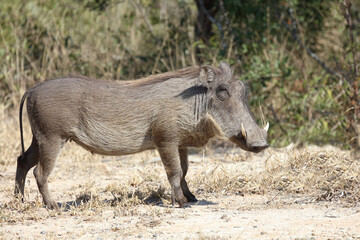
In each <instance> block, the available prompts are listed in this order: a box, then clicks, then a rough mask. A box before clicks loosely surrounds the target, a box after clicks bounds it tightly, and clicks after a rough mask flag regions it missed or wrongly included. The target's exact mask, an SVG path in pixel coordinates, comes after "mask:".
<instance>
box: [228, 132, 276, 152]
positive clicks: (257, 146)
mask: <svg viewBox="0 0 360 240" xmlns="http://www.w3.org/2000/svg"><path fill="white" fill-rule="evenodd" d="M245 136H246V135H245ZM245 136H244V135H243V134H242V133H239V134H238V135H236V136H233V137H232V138H230V140H231V141H232V142H233V143H235V144H236V145H238V146H239V147H240V148H241V149H243V150H245V151H249V152H253V153H258V152H261V151H262V150H264V149H265V148H267V147H269V144H268V143H267V142H266V140H264V141H261V142H259V143H257V142H256V143H253V144H250V146H248V144H247V143H246V137H245Z"/></svg>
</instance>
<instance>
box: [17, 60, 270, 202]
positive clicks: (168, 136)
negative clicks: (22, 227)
mask: <svg viewBox="0 0 360 240" xmlns="http://www.w3.org/2000/svg"><path fill="white" fill-rule="evenodd" d="M25 99H27V112H28V117H29V120H30V124H31V129H32V133H33V139H32V143H31V146H30V147H29V148H28V149H27V150H26V152H24V144H23V133H22V120H21V116H22V106H23V104H24V101H25ZM20 128H21V144H22V149H23V150H22V151H23V153H22V155H21V156H20V157H19V158H18V164H17V170H16V187H15V193H16V194H19V193H21V194H22V195H23V194H24V185H25V178H26V174H27V172H28V171H29V169H30V168H32V167H34V166H35V165H36V168H35V169H34V175H35V177H36V181H37V184H38V187H39V191H40V192H41V194H42V196H43V199H44V203H45V204H46V206H48V207H50V208H54V207H57V204H56V203H55V202H54V201H53V200H52V199H51V198H50V194H49V190H48V183H47V179H48V176H49V174H50V173H51V171H52V169H53V168H54V165H55V160H56V158H57V156H58V154H59V152H60V150H61V148H62V146H63V144H64V143H65V142H66V141H69V140H70V141H74V142H76V143H77V144H79V145H81V146H82V147H84V148H85V149H87V150H89V151H91V152H92V153H98V154H104V155H125V154H133V153H137V152H141V151H144V150H147V149H157V150H158V152H159V154H160V156H161V160H162V162H163V164H164V167H165V170H166V173H167V176H168V180H169V182H170V185H171V189H172V194H171V195H172V203H173V204H174V202H175V201H177V202H178V203H179V205H180V206H181V207H183V206H186V203H187V202H192V201H196V198H195V196H194V195H193V194H192V193H191V192H190V190H189V188H188V186H187V183H186V181H185V175H186V173H187V170H188V153H187V148H188V147H201V146H204V145H205V144H206V143H207V142H208V140H209V139H210V138H212V137H218V138H222V139H229V140H231V141H233V142H234V143H236V144H238V145H239V146H240V147H241V148H243V149H244V150H247V151H252V152H259V151H261V150H263V149H265V148H266V147H268V144H267V141H266V137H267V134H266V131H265V130H264V129H261V128H259V126H258V125H257V124H256V122H255V121H254V119H253V117H252V115H251V112H250V109H249V106H248V104H247V100H246V92H245V86H244V84H243V83H242V82H241V81H239V80H237V77H234V76H233V74H232V71H231V69H230V67H229V66H228V65H227V64H225V63H222V64H220V67H211V66H201V67H189V68H185V69H182V70H179V71H175V72H169V73H164V74H159V75H154V76H150V77H147V78H143V79H140V80H135V81H121V82H114V81H102V80H93V79H84V78H62V79H55V80H49V81H46V82H43V83H41V84H38V85H36V86H34V87H33V88H31V89H29V90H28V91H27V92H26V93H25V94H24V96H23V98H22V100H21V106H20Z"/></svg>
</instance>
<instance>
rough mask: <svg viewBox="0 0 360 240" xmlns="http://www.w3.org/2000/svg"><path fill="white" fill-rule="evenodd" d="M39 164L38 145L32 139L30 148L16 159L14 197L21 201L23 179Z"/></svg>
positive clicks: (23, 186)
mask: <svg viewBox="0 0 360 240" xmlns="http://www.w3.org/2000/svg"><path fill="white" fill-rule="evenodd" d="M38 162H39V145H38V142H37V140H36V139H35V138H34V137H33V139H32V143H31V145H30V147H29V148H28V149H27V150H26V152H25V153H24V154H23V155H21V156H19V157H18V159H17V167H16V177H15V191H14V193H15V196H16V197H19V194H21V198H22V200H23V197H24V188H25V179H26V175H27V173H28V172H29V170H30V169H31V168H32V167H34V166H35V165H36V164H37V163H38Z"/></svg>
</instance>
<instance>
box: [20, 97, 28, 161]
mask: <svg viewBox="0 0 360 240" xmlns="http://www.w3.org/2000/svg"><path fill="white" fill-rule="evenodd" d="M28 95H29V91H26V92H25V93H24V95H23V96H22V98H21V102H20V110H19V123H20V136H21V149H22V152H21V157H22V156H24V152H25V147H24V134H23V126H22V111H23V106H24V102H25V99H26V97H27V96H28Z"/></svg>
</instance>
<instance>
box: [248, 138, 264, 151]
mask: <svg viewBox="0 0 360 240" xmlns="http://www.w3.org/2000/svg"><path fill="white" fill-rule="evenodd" d="M248 147H249V149H250V151H251V152H256V153H258V152H261V151H262V150H264V149H265V148H267V147H269V144H268V143H267V141H266V140H260V141H258V142H253V143H250V144H249V145H248Z"/></svg>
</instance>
